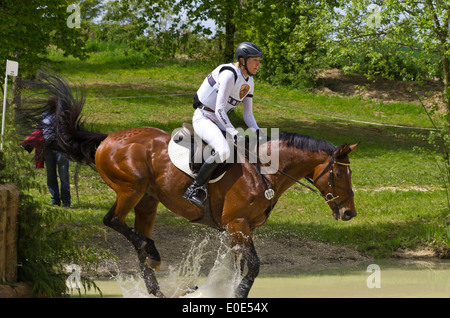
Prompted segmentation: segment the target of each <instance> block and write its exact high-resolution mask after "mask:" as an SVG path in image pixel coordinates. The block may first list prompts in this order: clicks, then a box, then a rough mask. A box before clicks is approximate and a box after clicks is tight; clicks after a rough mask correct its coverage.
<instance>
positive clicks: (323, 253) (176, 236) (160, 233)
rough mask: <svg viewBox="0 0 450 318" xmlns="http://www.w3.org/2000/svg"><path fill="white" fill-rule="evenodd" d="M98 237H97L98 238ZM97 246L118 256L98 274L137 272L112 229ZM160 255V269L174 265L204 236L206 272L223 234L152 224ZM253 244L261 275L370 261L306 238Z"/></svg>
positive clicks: (259, 240)
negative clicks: (115, 260)
mask: <svg viewBox="0 0 450 318" xmlns="http://www.w3.org/2000/svg"><path fill="white" fill-rule="evenodd" d="M99 238H100V237H99ZM103 238H104V237H102V239H100V240H101V241H103V242H102V243H101V245H102V246H103V247H105V248H106V249H108V250H109V251H110V252H111V253H112V254H114V255H116V256H117V258H118V264H117V265H116V264H114V263H112V262H105V263H103V264H101V266H100V268H99V270H98V273H99V275H100V276H104V277H110V276H115V275H116V274H117V273H118V271H120V273H122V274H124V273H125V274H136V273H139V264H138V260H137V256H136V252H135V250H134V248H133V247H132V245H131V244H130V243H129V242H128V241H127V240H126V239H125V238H124V237H123V236H122V235H121V234H118V233H117V232H115V231H112V230H110V229H107V240H106V241H104V240H103ZM152 238H153V240H154V241H155V244H156V247H157V249H158V251H159V253H160V255H161V259H162V265H161V272H162V273H164V272H166V271H168V270H169V266H177V265H178V264H180V263H181V262H182V261H183V260H184V259H186V258H187V257H188V254H189V251H190V250H191V248H192V246H195V245H198V244H199V243H200V242H202V241H203V240H204V239H207V245H206V247H205V249H204V250H205V252H204V254H203V255H202V256H203V260H202V274H205V275H206V274H208V272H209V270H210V269H211V267H212V266H213V265H214V261H215V260H216V257H217V250H218V249H219V248H220V247H221V246H222V247H223V246H228V243H229V241H228V240H229V237H228V235H227V234H224V233H222V234H221V233H220V232H219V231H217V230H213V229H209V228H206V227H201V226H198V225H187V226H170V225H164V224H156V225H155V229H154V231H153V235H152ZM254 241H255V247H256V250H257V253H258V256H259V258H260V260H261V269H260V273H261V274H289V273H292V274H293V273H296V274H298V273H300V272H302V273H303V272H311V271H320V270H326V269H335V268H342V267H352V266H357V265H360V264H370V261H371V260H372V258H371V257H370V256H369V255H367V254H364V253H360V252H358V251H356V250H354V249H350V248H346V247H341V246H334V245H330V244H325V243H320V242H315V241H313V240H310V239H304V238H300V237H291V238H288V239H281V238H269V237H264V236H258V235H256V236H255V239H254Z"/></svg>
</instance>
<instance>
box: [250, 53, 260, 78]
mask: <svg viewBox="0 0 450 318" xmlns="http://www.w3.org/2000/svg"><path fill="white" fill-rule="evenodd" d="M260 65H261V58H260V57H249V58H248V59H247V69H248V70H249V71H250V73H252V74H256V72H258V68H259V66H260Z"/></svg>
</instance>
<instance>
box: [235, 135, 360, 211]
mask: <svg viewBox="0 0 450 318" xmlns="http://www.w3.org/2000/svg"><path fill="white" fill-rule="evenodd" d="M234 146H235V147H236V148H237V149H239V148H240V149H241V150H242V149H243V150H244V151H245V152H247V156H248V157H250V155H252V156H255V157H256V158H257V159H258V160H257V163H253V166H254V167H255V169H256V171H257V172H258V174H259V176H260V177H261V180H262V182H263V184H264V187H265V188H266V191H265V193H264V195H265V197H266V199H267V200H270V201H271V209H270V210H272V208H273V207H272V199H273V197H274V196H275V192H274V191H273V189H271V188H270V187H269V186H268V182H269V180H268V179H267V178H266V177H265V176H264V175H263V174H262V173H261V169H260V166H259V165H258V161H259V157H258V155H257V154H254V153H252V152H251V151H250V150H248V149H246V148H242V146H240V145H238V144H234ZM258 146H259V143H258V145H257V147H258ZM258 148H259V147H258ZM258 152H259V151H258ZM248 157H247V158H248ZM334 164H338V165H342V166H350V163H344V162H339V161H336V159H335V158H334V156H330V161H329V163H328V165H327V166H326V167H325V168H324V169H323V171H322V172H321V173H320V174H319V175H318V176H317V178H315V179H314V180H311V179H310V178H306V177H305V179H306V180H308V182H309V183H311V184H312V185H314V184H315V183H316V181H317V180H319V179H320V178H321V177H322V176H323V175H324V174H325V173H327V170H328V169H329V178H328V184H327V186H326V187H325V188H324V189H323V190H322V191H320V192H319V191H317V190H316V189H314V188H312V187H310V186H309V185H307V184H304V183H303V182H301V181H300V180H297V179H296V178H294V177H292V176H291V175H289V174H287V173H286V172H284V171H282V170H280V169H278V168H275V167H274V166H272V165H271V164H270V163H266V165H267V166H269V167H271V168H272V169H274V170H276V171H277V172H279V173H280V174H282V175H284V176H285V177H287V178H289V179H291V180H293V181H295V182H296V183H298V184H299V185H301V186H303V187H305V188H307V189H309V190H311V191H312V192H314V193H315V194H317V195H319V196H321V197H322V198H324V199H325V203H330V202H332V203H334V205H335V208H336V209H339V208H340V206H341V205H342V204H344V203H345V202H347V201H348V200H350V199H351V198H353V197H354V192H353V191H352V190H347V189H344V188H342V187H338V186H336V185H335V184H334V175H333V165H334ZM329 187H331V191H332V192H328V193H327V194H324V192H325V191H326V189H328V188H329ZM335 189H340V190H343V191H345V192H348V193H349V196H348V197H347V198H346V199H344V200H343V201H341V202H339V203H337V202H336V200H337V199H338V198H339V196H335V194H334V190H335Z"/></svg>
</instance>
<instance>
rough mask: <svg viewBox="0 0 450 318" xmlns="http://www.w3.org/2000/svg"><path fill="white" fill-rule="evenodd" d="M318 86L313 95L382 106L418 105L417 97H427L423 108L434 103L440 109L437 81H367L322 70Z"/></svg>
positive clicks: (355, 76)
mask: <svg viewBox="0 0 450 318" xmlns="http://www.w3.org/2000/svg"><path fill="white" fill-rule="evenodd" d="M318 83H320V86H319V87H317V88H312V89H310V91H311V92H313V93H316V94H326V95H332V96H341V97H342V96H361V97H362V98H364V99H370V100H374V101H383V102H400V101H407V102H417V103H418V102H419V97H421V96H424V97H426V101H424V104H425V105H427V106H429V105H431V104H434V103H436V104H437V105H438V107H439V108H440V109H443V108H444V104H443V103H442V91H443V85H442V84H441V83H439V82H438V81H426V82H424V83H422V84H419V83H415V82H403V81H392V80H385V79H382V78H375V79H373V80H368V79H367V78H366V77H365V76H361V75H345V73H344V72H343V71H341V70H339V69H329V70H325V71H323V72H322V73H320V74H319V75H318Z"/></svg>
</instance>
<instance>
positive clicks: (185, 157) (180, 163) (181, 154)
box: [169, 138, 226, 183]
mask: <svg viewBox="0 0 450 318" xmlns="http://www.w3.org/2000/svg"><path fill="white" fill-rule="evenodd" d="M189 156H190V150H189V149H188V148H186V147H184V146H182V145H180V144H177V143H176V142H175V141H173V138H170V142H169V157H170V160H171V161H172V163H173V164H174V165H175V167H177V168H178V169H180V170H181V171H183V172H184V173H186V174H187V175H188V176H190V177H191V178H195V174H194V173H192V171H191V168H190V167H189V160H190V159H189ZM225 173H226V171H225V172H224V173H222V174H221V175H220V176H218V177H217V178H215V179H211V180H209V183H214V182H217V181H219V180H220V179H222V177H223V176H224V175H225Z"/></svg>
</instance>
